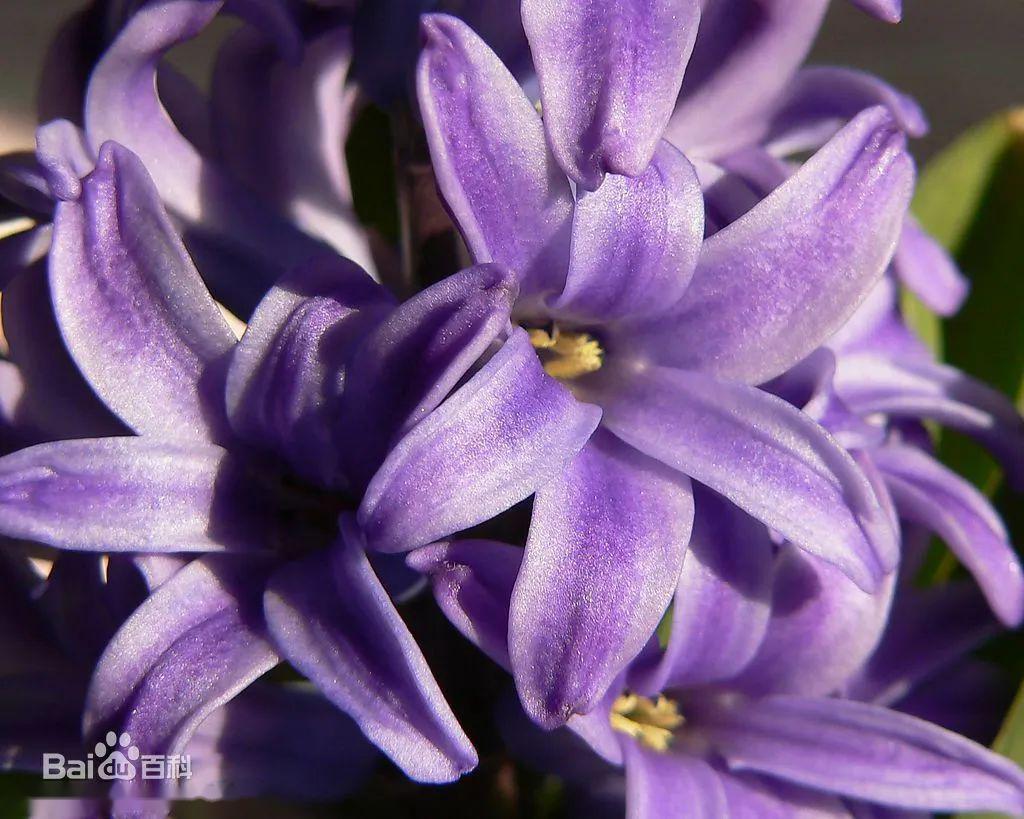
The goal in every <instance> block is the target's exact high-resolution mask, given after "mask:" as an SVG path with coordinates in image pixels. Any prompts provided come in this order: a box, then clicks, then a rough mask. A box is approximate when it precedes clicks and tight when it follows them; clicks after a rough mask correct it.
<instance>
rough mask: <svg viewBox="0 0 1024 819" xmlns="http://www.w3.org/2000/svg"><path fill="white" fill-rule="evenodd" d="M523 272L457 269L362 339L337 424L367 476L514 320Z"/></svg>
mask: <svg viewBox="0 0 1024 819" xmlns="http://www.w3.org/2000/svg"><path fill="white" fill-rule="evenodd" d="M517 290H518V288H517V286H516V282H515V279H514V278H513V277H512V276H511V274H510V273H509V272H508V271H507V270H505V269H504V268H502V267H500V266H498V265H478V266H476V267H471V268H469V269H467V270H463V271H461V272H460V273H456V274H455V275H453V276H449V277H447V278H445V279H443V280H442V281H440V282H438V283H437V284H435V285H433V286H432V287H429V288H427V289H426V290H424V291H422V292H421V293H419V294H417V295H416V296H414V297H413V298H411V299H409V300H408V301H407V302H405V303H404V304H402V305H400V306H399V307H398V308H397V309H395V311H394V312H393V313H391V314H390V315H389V316H388V317H387V318H386V319H385V320H384V321H383V322H382V323H381V324H380V326H378V327H377V328H376V329H375V330H374V331H373V332H372V333H370V334H369V336H368V337H367V338H366V340H365V341H364V342H363V343H362V344H361V345H360V346H359V349H358V351H357V353H356V356H355V359H354V360H353V362H352V365H351V367H350V368H349V370H348V372H347V373H346V377H345V391H344V393H343V394H342V396H341V403H340V406H339V411H338V415H337V418H336V423H337V425H338V428H339V431H340V436H341V440H342V442H343V444H342V447H343V457H344V458H345V460H346V463H348V464H350V470H351V472H352V474H353V475H356V476H358V480H359V481H360V482H365V481H367V480H369V478H370V477H372V475H373V473H374V472H375V471H376V469H377V467H379V466H380V464H381V462H382V461H383V460H384V456H385V455H386V454H387V451H388V449H389V447H390V446H391V445H392V444H393V443H394V442H395V440H396V439H397V438H398V437H399V436H400V435H401V434H402V433H403V432H405V431H407V430H408V429H409V428H411V427H412V426H414V425H415V424H417V423H419V422H420V421H421V420H423V418H425V417H426V416H427V415H428V414H429V413H430V412H432V411H433V410H434V409H436V408H437V406H438V405H439V404H440V403H441V402H442V401H443V400H444V399H445V397H446V396H447V395H448V393H449V392H451V390H452V389H454V388H455V386H456V385H457V384H458V383H459V381H460V380H461V379H462V378H463V376H465V374H466V373H467V372H468V371H469V369H470V368H471V367H472V366H473V364H475V363H476V361H477V359H479V358H480V356H481V355H483V353H484V352H485V351H486V350H487V349H488V348H489V347H490V345H491V344H492V342H494V340H495V339H496V338H497V337H498V334H499V333H501V332H502V331H503V330H505V329H506V328H507V327H508V323H509V314H510V312H511V310H512V304H513V302H514V301H515V297H516V293H517Z"/></svg>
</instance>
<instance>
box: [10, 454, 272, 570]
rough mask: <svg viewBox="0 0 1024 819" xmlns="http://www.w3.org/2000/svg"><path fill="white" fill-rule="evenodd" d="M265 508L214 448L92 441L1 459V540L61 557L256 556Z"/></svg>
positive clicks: (235, 467) (246, 481) (229, 461)
mask: <svg viewBox="0 0 1024 819" xmlns="http://www.w3.org/2000/svg"><path fill="white" fill-rule="evenodd" d="M265 502H266V501H265V499H261V498H260V496H259V495H258V494H257V493H256V489H255V487H254V485H253V484H252V482H251V481H250V480H249V479H248V477H247V475H246V472H245V470H244V469H243V468H242V467H240V466H239V465H238V464H237V463H236V462H234V461H233V460H232V459H231V458H230V456H229V455H228V454H227V452H226V451H225V450H223V449H221V448H220V447H216V446H213V445H211V444H203V443H179V442H171V441H160V440H156V439H152V438H98V439H86V440H79V441H57V442H55V443H46V444H38V445H37V446H34V447H30V448H28V449H22V450H19V451H18V452H15V453H13V454H11V455H7V456H5V457H4V458H0V510H2V512H3V514H2V516H0V532H2V533H3V534H5V535H7V536H9V537H18V538H26V539H29V540H37V541H40V542H42V543H47V544H50V545H52V546H57V547H60V548H63V549H76V550H83V551H94V552H119V551H138V552H149V551H155V552H162V551H168V552H189V551H193V552H194V551H222V550H225V549H252V548H256V547H259V546H260V545H261V544H262V543H265V542H266V540H267V539H268V538H272V535H271V533H270V532H269V531H268V525H269V523H270V517H269V515H268V513H267V510H266V509H265V508H264V504H265Z"/></svg>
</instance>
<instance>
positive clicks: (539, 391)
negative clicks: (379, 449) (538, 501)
mask: <svg viewBox="0 0 1024 819" xmlns="http://www.w3.org/2000/svg"><path fill="white" fill-rule="evenodd" d="M600 417H601V413H600V410H599V409H598V408H597V407H594V406H591V405H589V404H582V403H580V402H578V401H577V400H576V399H575V398H574V397H573V396H572V394H571V393H570V392H569V391H568V390H567V389H566V388H565V387H564V386H563V385H562V384H560V383H559V382H558V381H556V380H555V379H554V378H551V377H550V376H549V375H547V374H546V373H545V372H544V370H543V369H542V367H541V364H540V360H539V359H538V358H537V355H536V353H535V352H534V350H533V347H532V346H531V344H530V340H529V338H528V336H527V334H526V331H524V330H522V329H521V328H515V329H514V330H513V331H512V334H511V336H510V337H509V339H508V341H506V342H505V344H504V346H503V347H502V348H501V349H500V350H499V351H498V352H497V353H495V355H494V356H493V357H492V358H491V359H490V360H489V361H488V362H487V363H486V364H485V365H484V366H483V367H482V368H481V369H480V371H479V372H477V373H476V374H475V375H474V376H473V377H472V378H471V379H470V380H469V381H468V382H467V383H466V384H465V385H463V386H462V387H460V388H459V389H458V390H457V391H456V392H455V393H454V394H453V395H452V396H451V397H450V398H449V399H448V400H447V401H445V402H444V403H443V404H442V405H441V406H440V407H438V408H437V409H436V410H434V412H432V413H431V414H430V415H428V416H427V417H426V418H425V419H424V420H423V421H421V422H420V423H419V424H417V425H416V426H415V427H413V428H412V430H411V431H410V432H409V433H408V434H406V435H405V436H404V437H403V438H402V439H401V440H400V441H399V442H398V443H397V444H396V445H395V446H394V448H393V449H392V450H391V452H390V453H389V454H388V457H387V459H386V460H385V462H384V464H383V466H381V468H380V469H379V470H378V472H377V474H376V475H375V476H374V478H373V480H372V481H371V482H370V485H369V486H368V487H367V490H366V492H365V494H364V495H363V503H362V506H361V507H360V509H359V521H360V525H361V526H362V528H363V531H364V532H366V536H367V541H368V543H369V545H370V547H371V548H373V549H378V550H380V551H389V552H394V551H404V550H407V549H412V548H415V547H416V546H420V545H424V544H426V543H430V542H432V541H435V540H439V539H441V538H443V537H447V536H448V535H450V534H452V533H454V532H458V531H461V530H463V529H467V528H469V527H471V526H474V525H476V524H478V523H482V522H483V521H485V520H489V519H490V518H492V517H493V516H494V515H496V514H498V513H499V512H503V511H505V510H506V509H509V508H511V507H512V506H514V505H515V504H516V503H518V502H519V501H521V500H524V499H526V498H527V497H529V496H530V495H532V494H533V493H534V492H535V491H536V490H537V488H538V487H540V486H543V485H544V484H545V483H546V482H547V481H548V480H550V479H551V477H552V475H554V474H556V473H557V472H558V470H560V469H561V468H562V467H563V466H564V465H565V464H566V463H567V462H568V461H569V459H570V458H572V457H573V456H574V455H575V454H576V453H577V452H579V450H580V449H581V448H582V447H583V445H584V444H585V443H586V442H587V440H588V439H589V438H590V435H591V433H592V432H593V431H594V429H596V427H597V425H598V422H599V421H600Z"/></svg>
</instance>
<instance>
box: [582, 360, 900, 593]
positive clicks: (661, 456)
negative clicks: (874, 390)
mask: <svg viewBox="0 0 1024 819" xmlns="http://www.w3.org/2000/svg"><path fill="white" fill-rule="evenodd" d="M613 376H617V377H613ZM608 377H609V378H611V379H612V380H611V382H610V383H608V384H607V385H606V387H605V388H604V389H602V390H601V391H600V393H599V394H595V397H596V398H597V399H598V400H599V401H600V403H601V405H602V406H603V408H604V411H605V415H604V423H605V424H607V425H608V427H609V429H611V430H612V431H613V432H614V433H615V434H616V435H618V436H619V437H620V438H622V439H623V440H625V441H626V442H627V443H630V444H632V445H633V446H635V447H636V448H637V449H639V450H640V451H641V452H645V453H646V454H648V455H650V456H651V457H652V458H657V459H658V460H661V461H663V462H664V463H666V464H668V465H669V466H672V467H675V468H676V469H679V470H680V471H682V472H684V473H685V474H687V475H689V476H690V477H691V478H694V479H696V480H698V481H700V482H701V483H703V484H705V485H706V486H709V487H710V488H711V489H714V490H715V491H717V492H719V493H721V494H722V495H724V496H725V497H726V498H728V499H729V500H730V501H732V502H733V503H735V504H736V505H737V506H739V507H740V508H741V509H743V510H744V511H746V512H747V513H748V514H750V515H752V516H753V517H755V518H757V519H758V520H760V521H762V522H763V523H765V524H766V525H768V526H769V527H771V528H772V529H775V530H776V531H778V532H779V533H780V534H782V535H783V536H784V537H787V538H789V539H790V540H792V541H794V542H795V543H797V544H798V545H799V546H800V547H801V548H803V549H806V550H808V551H809V552H811V553H812V554H816V555H818V556H820V557H821V558H822V559H823V560H827V561H829V562H831V563H834V564H835V565H836V566H837V567H839V568H840V569H841V570H842V571H843V572H844V573H846V574H848V575H849V576H850V577H851V579H853V580H854V582H855V583H857V584H858V585H860V586H862V587H863V588H866V589H874V588H877V586H878V584H879V582H880V581H881V579H882V578H883V577H884V575H885V574H886V573H888V572H889V571H890V570H891V569H892V568H893V566H894V565H895V563H896V558H897V543H896V539H895V533H894V532H893V529H892V524H891V522H890V521H889V520H888V518H887V515H886V513H885V511H884V510H883V508H882V507H881V505H880V502H879V499H878V497H877V495H876V493H875V491H874V489H873V487H872V486H871V484H870V483H869V481H868V480H867V478H866V477H865V476H864V474H863V472H861V470H860V469H859V468H858V467H857V465H856V464H855V463H854V461H853V459H852V458H851V457H850V456H849V455H848V454H847V453H846V452H845V451H844V450H843V449H841V448H840V447H839V445H838V444H837V443H836V442H835V441H834V440H833V439H832V438H831V437H829V435H828V433H826V432H825V431H824V430H823V429H821V427H819V426H818V425H817V424H815V423H814V422H813V421H812V420H811V419H810V418H808V417H807V416H806V415H804V414H803V413H801V412H800V411H799V410H797V409H795V408H794V407H792V406H790V405H789V404H787V403H786V402H785V401H783V400H782V399H780V398H776V397H775V396H773V395H770V394H768V393H766V392H762V391H761V390H757V389H755V388H753V387H747V386H744V385H740V384H729V383H727V382H724V381H718V380H716V379H714V378H711V377H708V376H706V375H703V374H701V373H695V372H686V371H684V370H672V369H668V368H665V367H651V368H648V369H647V370H646V371H644V372H641V373H635V374H625V373H619V374H616V373H612V374H610V375H609V376H608ZM584 395H586V394H584Z"/></svg>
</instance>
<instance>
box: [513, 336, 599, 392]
mask: <svg viewBox="0 0 1024 819" xmlns="http://www.w3.org/2000/svg"><path fill="white" fill-rule="evenodd" d="M529 332H530V343H531V344H532V345H533V347H534V349H535V350H537V354H538V355H539V356H540V360H541V361H542V362H543V363H544V372H546V373H547V374H548V375H550V376H552V377H553V378H559V379H562V380H564V381H568V380H571V379H573V378H579V377H580V376H581V375H586V374H587V373H592V372H596V371H597V370H600V369H601V362H602V360H603V358H604V350H602V349H601V344H600V343H599V342H598V341H597V339H596V338H594V337H593V336H591V335H588V334H587V333H574V332H566V331H564V330H560V329H559V328H558V326H557V325H552V327H551V329H550V330H542V329H532V330H530V331H529Z"/></svg>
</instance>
